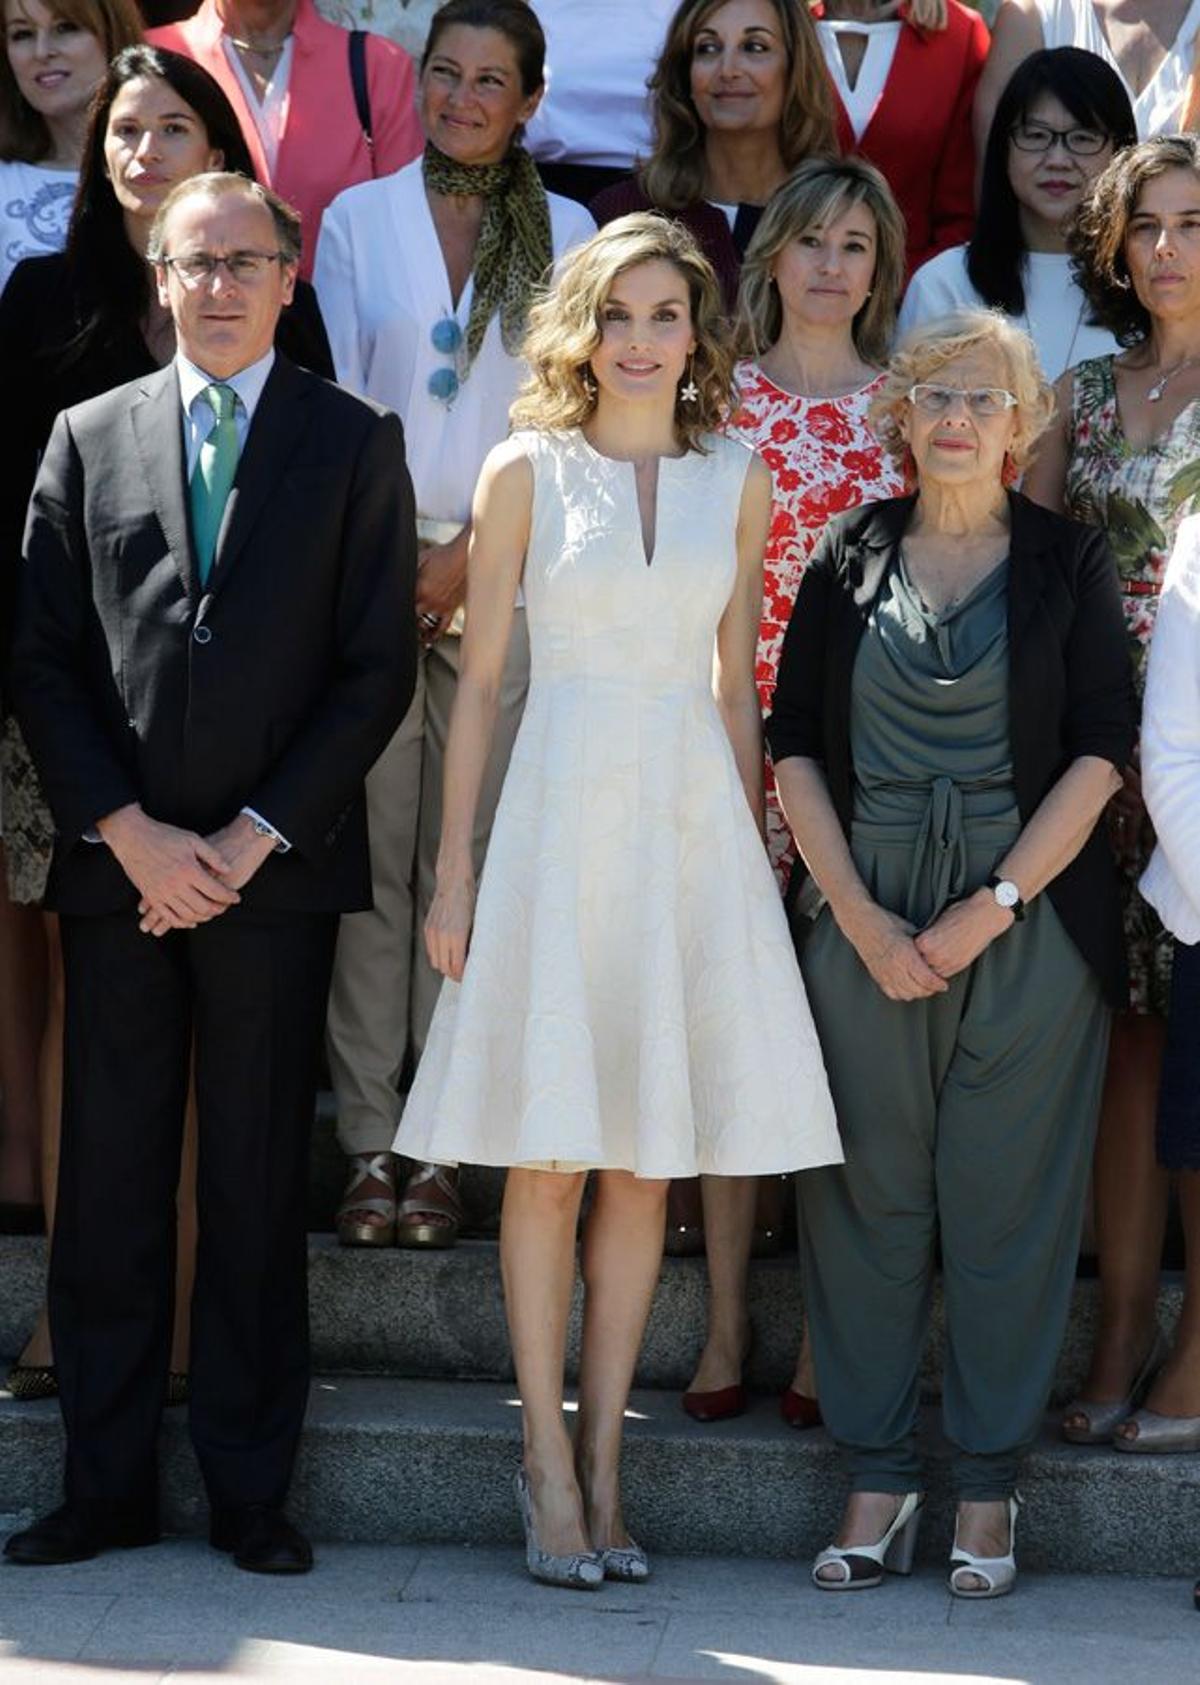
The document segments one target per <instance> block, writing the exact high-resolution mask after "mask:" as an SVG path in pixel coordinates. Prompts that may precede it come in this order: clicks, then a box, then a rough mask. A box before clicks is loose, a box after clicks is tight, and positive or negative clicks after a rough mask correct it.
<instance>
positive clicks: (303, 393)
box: [12, 357, 416, 916]
mask: <svg viewBox="0 0 1200 1685" xmlns="http://www.w3.org/2000/svg"><path fill="white" fill-rule="evenodd" d="M186 499H187V493H186V484H185V458H184V448H183V426H182V410H181V405H180V398H179V382H178V378H177V375H176V372H175V368H174V366H173V365H171V366H169V367H167V368H166V369H161V370H157V371H156V372H155V373H154V374H152V375H150V376H148V377H147V378H146V379H145V380H141V381H134V382H132V383H130V384H129V385H126V386H122V387H119V388H118V389H117V390H116V391H114V392H108V393H105V394H104V395H103V396H102V397H99V398H94V399H92V400H90V401H89V402H88V403H86V404H81V405H79V406H78V407H76V408H73V409H70V410H67V411H66V412H65V413H64V414H62V415H60V416H59V418H58V420H57V421H56V423H55V425H54V430H53V432H52V434H51V436H50V442H49V444H48V446H47V448H46V454H45V457H44V459H43V462H42V466H41V470H40V471H39V473H38V477H37V483H36V485H35V487H34V492H33V498H32V502H31V504H30V514H29V524H28V528H27V531H26V544H25V565H24V567H23V569H22V581H21V595H20V603H19V611H18V619H17V631H16V638H15V641H14V648H13V660H12V681H13V693H14V700H15V703H16V709H17V714H18V717H19V719H20V723H21V726H22V729H23V730H24V732H25V736H26V740H27V742H28V744H29V747H30V751H31V753H32V755H33V758H34V761H35V763H36V765H37V768H38V771H39V773H40V775H41V778H42V782H43V784H44V786H45V790H46V794H47V797H48V799H49V802H50V807H51V810H52V812H53V814H54V818H55V822H56V826H57V829H58V832H59V839H58V844H57V847H56V850H55V856H54V863H53V866H52V869H51V876H50V885H49V890H48V893H47V905H49V906H51V907H54V908H57V909H59V910H60V911H63V912H71V913H101V912H111V911H116V910H118V909H120V908H123V907H125V906H127V905H131V904H132V903H134V902H135V901H136V892H135V891H134V888H133V886H132V884H131V883H130V882H129V880H128V879H127V878H126V877H125V874H124V873H123V872H122V870H121V868H120V867H119V866H118V864H117V862H116V860H115V858H114V857H113V856H112V854H111V853H110V852H109V850H108V849H107V848H105V847H103V846H100V845H96V844H92V843H88V842H86V841H85V840H83V837H84V833H85V832H86V831H87V830H88V829H89V828H90V827H91V826H93V825H94V824H95V823H96V821H97V819H99V818H101V817H103V816H104V815H105V814H107V813H111V812H112V811H114V810H115V809H116V808H119V807H122V806H123V805H124V804H126V803H127V802H131V801H135V800H136V801H140V802H141V804H142V806H143V807H144V808H145V810H146V811H147V813H149V814H150V815H151V816H152V817H153V818H155V819H162V820H166V821H169V822H171V823H173V824H177V825H184V826H189V827H192V828H194V829H195V830H197V831H201V832H207V831H211V830H213V829H215V828H217V827H219V826H221V825H223V824H225V823H226V822H228V821H229V820H230V819H231V818H232V817H233V816H234V815H235V814H236V813H237V812H238V810H239V809H240V808H241V807H242V806H243V804H246V805H248V806H250V807H253V808H255V809H256V810H257V811H258V812H259V813H261V814H262V815H263V817H264V818H265V819H267V820H269V821H270V823H271V824H273V825H274V826H275V827H276V828H277V829H278V830H279V831H281V832H282V833H283V835H284V836H285V837H287V838H288V839H289V840H290V842H291V843H292V844H293V847H292V850H291V852H290V853H287V854H274V855H272V856H271V857H270V859H269V860H268V861H267V862H266V863H265V865H264V866H263V867H262V868H261V869H260V871H259V872H258V873H257V874H256V875H255V877H254V878H253V879H252V881H251V882H250V884H249V885H248V886H247V887H246V889H245V890H244V891H243V904H244V905H245V906H246V907H249V908H253V907H259V908H273V909H280V910H287V911H299V910H307V911H324V912H343V911H349V910H353V909H358V908H362V907H366V906H369V905H370V900H371V882H370V869H369V863H368V857H367V828H366V812H365V803H364V799H363V777H364V775H365V773H366V772H367V770H368V768H369V767H370V766H371V764H372V762H373V761H374V760H375V758H376V757H377V755H378V754H379V752H380V751H381V750H382V749H383V747H384V745H385V744H386V743H387V741H388V739H389V737H390V736H391V734H392V732H393V730H394V729H395V727H396V725H397V724H398V723H399V721H400V719H401V717H402V716H403V714H404V711H405V709H406V708H407V706H408V703H409V701H410V699H411V697H412V692H413V686H414V682H415V675H416V643H415V636H414V630H413V629H414V625H415V615H414V609H413V593H414V581H415V570H416V533H415V524H414V523H415V517H414V509H413V498H412V488H411V484H410V482H409V477H408V472H407V469H406V467H405V463H404V445H403V435H402V431H401V427H400V423H399V421H398V420H397V419H396V417H395V416H394V415H391V414H389V413H388V412H386V411H383V410H381V409H379V408H378V407H377V406H376V405H373V404H368V403H365V402H364V401H363V400H361V399H359V398H356V397H353V396H351V394H350V393H348V392H344V391H342V390H341V389H340V388H339V387H336V386H332V385H330V384H328V383H327V382H326V381H323V380H319V379H317V377H316V376H315V375H311V374H308V373H306V372H304V371H303V370H300V369H297V368H296V367H295V366H294V365H293V364H291V363H289V362H287V361H285V360H284V359H283V358H281V357H277V358H276V362H275V365H274V367H273V368H272V370H271V373H270V376H269V378H268V380H267V384H266V387H265V388H264V390H263V394H262V398H261V399H260V401H259V405H258V407H257V409H256V411H255V414H254V419H253V422H252V424H251V427H250V431H249V434H248V436H247V439H246V443H245V446H244V448H243V450H242V455H241V460H240V462H239V464H238V471H237V478H236V480H235V482H234V487H233V490H232V492H231V493H230V497H229V502H228V504H227V506H226V510H225V518H224V521H223V523H222V527H221V533H220V535H219V537H218V542H217V553H216V557H215V560H214V564H213V571H212V573H211V575H210V578H209V582H208V586H207V588H206V589H205V590H204V591H203V592H202V591H201V589H200V585H199V579H198V575H197V569H196V562H195V557H194V555H193V552H192V545H191V539H190V535H189V530H188V514H187V500H186ZM226 916H231V915H226Z"/></svg>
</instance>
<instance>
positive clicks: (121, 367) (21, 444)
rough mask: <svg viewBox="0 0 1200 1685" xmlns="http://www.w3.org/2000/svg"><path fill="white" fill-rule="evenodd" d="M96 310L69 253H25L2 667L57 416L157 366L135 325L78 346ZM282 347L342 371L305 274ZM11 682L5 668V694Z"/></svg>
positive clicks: (5, 303)
mask: <svg viewBox="0 0 1200 1685" xmlns="http://www.w3.org/2000/svg"><path fill="white" fill-rule="evenodd" d="M88 314H89V306H88V302H87V300H86V299H85V297H84V296H83V292H82V290H81V286H80V280H79V275H78V273H77V271H76V269H75V268H74V267H73V266H72V264H71V261H70V259H69V257H68V256H67V254H66V253H65V252H53V253H51V254H50V255H49V256H47V257H28V258H25V259H24V260H23V261H22V262H21V263H18V265H17V267H16V268H15V269H14V270H13V272H12V274H11V275H10V276H9V278H8V285H7V286H6V287H5V288H4V291H3V294H0V371H3V375H4V379H5V380H6V382H7V383H8V386H9V390H10V391H12V392H19V393H20V394H21V401H20V403H14V404H10V405H9V407H8V426H7V428H6V433H7V443H6V445H5V454H4V473H3V475H0V670H2V669H3V667H4V664H5V663H6V661H7V656H8V650H9V644H10V641H11V636H12V619H13V614H14V612H15V607H16V593H17V571H18V563H19V561H20V556H21V538H22V534H23V533H24V531H25V515H26V512H27V510H28V508H29V494H30V492H31V491H32V490H33V482H34V478H35V477H36V475H37V468H38V462H39V461H40V460H41V455H42V452H43V451H44V450H45V448H46V440H47V439H48V438H49V437H50V429H51V427H53V425H54V418H55V416H56V415H57V414H58V413H59V411H60V410H65V409H69V408H70V407H71V405H72V404H82V403H83V402H84V400H85V399H87V398H98V397H99V396H100V394H101V392H111V391H112V389H113V387H114V386H124V384H125V383H126V381H129V380H137V379H139V378H140V377H141V376H143V375H148V374H153V373H154V371H155V369H156V368H157V367H158V364H157V363H156V362H155V361H154V358H153V357H152V356H151V355H150V352H149V349H148V348H147V345H146V342H145V340H144V339H143V338H142V336H141V334H140V333H139V332H138V330H137V328H136V327H133V326H129V327H127V328H125V329H124V330H123V331H122V332H119V333H115V334H114V335H113V336H112V337H110V338H109V339H107V340H106V341H104V342H102V343H99V344H91V345H89V346H88V347H87V349H86V351H85V352H83V353H82V354H79V353H77V352H76V351H75V350H74V347H73V342H74V341H75V340H76V339H77V336H78V334H79V331H80V329H81V328H82V327H83V325H84V323H85V321H86V320H87V318H88ZM275 349H276V350H277V351H281V352H282V353H283V355H284V356H285V357H289V358H290V359H291V361H292V362H293V363H299V364H300V366H301V368H305V369H311V370H312V372H313V373H314V374H319V375H323V376H324V377H325V378H326V379H327V380H332V379H333V378H334V370H333V354H332V352H331V351H330V349H329V339H328V336H327V335H326V333H325V324H324V322H323V321H322V320H321V312H320V309H319V308H318V306H317V295H316V293H314V292H313V290H312V288H311V287H310V286H308V285H307V284H306V283H305V282H303V281H300V282H298V283H297V285H296V297H295V300H294V301H293V303H292V304H290V305H289V306H288V307H287V309H285V310H284V311H283V312H282V313H281V315H280V317H279V326H278V328H277V329H276V333H275ZM4 689H5V684H4V680H3V672H2V671H0V692H2V691H3V690H4Z"/></svg>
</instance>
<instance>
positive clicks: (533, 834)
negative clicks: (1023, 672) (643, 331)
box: [396, 432, 842, 1176]
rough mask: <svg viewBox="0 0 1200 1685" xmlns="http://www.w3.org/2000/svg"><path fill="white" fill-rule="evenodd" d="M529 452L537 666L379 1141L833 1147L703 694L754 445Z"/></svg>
mask: <svg viewBox="0 0 1200 1685" xmlns="http://www.w3.org/2000/svg"><path fill="white" fill-rule="evenodd" d="M517 437H518V439H519V440H520V442H521V444H522V446H523V448H524V450H525V452H526V453H527V455H528V457H529V461H530V463H531V465H532V468H533V479H534V493H533V513H532V523H531V530H530V540H529V549H528V553H527V556H526V560H525V570H524V588H525V598H526V609H527V617H528V623H529V640H530V649H531V663H532V676H531V679H530V686H529V698H528V701H527V702H526V705H525V715H524V719H523V721H522V724H521V728H520V731H519V734H518V736H517V740H516V744H515V746H514V748H513V753H512V760H511V763H510V765H509V771H508V776H507V779H506V780H505V784H504V790H503V794H502V796H501V798H500V805H499V807H498V809H497V812H496V820H495V825H494V827H493V830H492V836H491V842H490V844H489V848H488V856H487V865H486V867H485V869H484V872H483V876H482V880H481V883H480V888H479V898H478V905H477V908H476V915H475V927H474V930H473V933H472V937H471V945H470V952H469V955H468V959H467V965H466V971H465V974H464V977H463V981H462V983H461V985H460V984H457V983H453V982H449V981H448V982H446V983H445V984H444V985H443V988H442V992H441V995H440V998H439V1000H438V1005H437V1010H436V1012H435V1013H434V1017H433V1023H432V1025H431V1026H430V1030H429V1036H428V1039H427V1041H426V1044H425V1052H424V1056H423V1058H422V1060H421V1064H420V1068H419V1069H418V1071H417V1075H416V1079H415V1081H414V1084H413V1087H412V1091H411V1093H410V1095H409V1097H408V1101H407V1104H406V1106H405V1110H404V1117H403V1121H402V1122H401V1125H400V1129H399V1132H398V1134H397V1136H396V1151H397V1152H401V1153H407V1154H408V1155H409V1156H410V1157H412V1158H414V1159H417V1160H419V1161H422V1162H432V1163H444V1164H445V1163H451V1164H452V1163H458V1162H460V1161H463V1162H466V1163H473V1164H493V1165H527V1166H536V1167H539V1168H543V1169H557V1170H579V1169H584V1168H602V1169H623V1170H630V1171H633V1172H635V1173H636V1174H637V1175H639V1176H690V1175H694V1174H695V1173H696V1172H697V1171H704V1172H712V1173H714V1174H716V1175H757V1174H768V1173H773V1172H779V1171H786V1170H795V1169H801V1168H804V1167H808V1166H813V1165H822V1164H834V1163H841V1161H842V1152H841V1147H840V1145H839V1141H838V1135H837V1128H836V1123H835V1119H834V1113H833V1104H832V1101H831V1099H830V1096H829V1088H828V1085H827V1082H826V1078H825V1069H824V1065H823V1063H822V1059H821V1052H820V1048H819V1046H818V1043H817V1037H816V1031H815V1030H814V1027H813V1022H812V1018H811V1016H810V1014H809V1008H808V1002H807V999H806V997H805V994H804V986H803V984H802V982H801V980H800V973H799V969H798V967H797V964H796V960H795V956H794V953H793V950H792V943H791V939H790V936H789V932H788V929H787V924H786V920H785V918H784V913H783V909H782V906H781V903H780V898H779V892H778V889H777V888H776V885H775V881H774V878H773V876H772V873H771V868H770V865H769V863H768V861H767V855H766V850H765V849H764V847H763V844H762V840H761V838H760V837H759V835H758V833H757V830H756V828H755V825H754V822H753V819H752V817H751V814H750V810H749V808H748V806H747V804H746V798H745V795H744V793H743V790H742V785H741V782H740V780H739V777H738V772H737V767H736V764H735V761H734V757H733V752H732V749H731V747H730V743H729V739H728V737H727V735H726V732H725V729H724V725H723V723H722V720H721V716H720V714H719V712H718V710H717V706H716V703H715V701H714V699H713V694H712V668H713V649H714V641H715V637H716V631H717V626H718V623H719V621H720V619H721V616H722V614H723V613H724V610H725V607H726V605H727V603H728V602H729V598H730V594H731V591H732V589H733V585H734V580H735V577H736V573H737V557H736V528H737V517H738V509H739V504H740V500H741V494H742V486H743V482H744V480H745V476H746V470H747V467H748V465H749V462H750V453H749V451H748V449H747V447H746V446H745V445H743V444H742V443H741V442H740V441H738V440H734V439H728V438H723V437H715V436H714V437H712V438H710V439H708V440H707V441H706V443H707V447H708V449H707V454H704V455H701V454H699V453H698V452H692V453H689V454H688V455H686V456H684V457H681V458H678V459H664V460H663V461H662V462H661V463H660V466H659V483H658V512H657V522H656V529H657V530H656V541H655V550H654V555H653V558H652V561H651V563H650V564H649V565H648V564H647V562H646V558H645V553H644V550H643V544H642V535H641V523H640V517H639V513H638V503H637V492H636V486H635V481H634V470H633V466H632V465H631V464H630V463H628V462H614V461H612V460H610V459H609V458H607V457H603V456H601V455H599V453H598V452H596V451H595V450H593V449H592V447H591V446H590V445H589V444H588V443H587V441H586V440H585V439H584V437H583V435H582V434H581V433H578V432H569V433H562V434H542V433H523V434H519V435H517Z"/></svg>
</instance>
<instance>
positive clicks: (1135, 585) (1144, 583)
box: [1121, 579, 1162, 597]
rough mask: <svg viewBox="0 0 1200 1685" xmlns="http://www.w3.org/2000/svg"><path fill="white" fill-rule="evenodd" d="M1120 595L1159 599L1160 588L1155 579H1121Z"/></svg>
mask: <svg viewBox="0 0 1200 1685" xmlns="http://www.w3.org/2000/svg"><path fill="white" fill-rule="evenodd" d="M1121 595H1122V596H1124V597H1160V596H1161V595H1162V586H1161V585H1160V584H1159V583H1158V581H1157V580H1156V579H1123V580H1122V581H1121Z"/></svg>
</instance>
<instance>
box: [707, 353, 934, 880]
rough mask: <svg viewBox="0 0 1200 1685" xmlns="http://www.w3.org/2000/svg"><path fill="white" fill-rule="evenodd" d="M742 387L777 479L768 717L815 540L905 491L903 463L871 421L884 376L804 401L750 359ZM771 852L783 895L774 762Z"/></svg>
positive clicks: (749, 431)
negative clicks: (865, 507)
mask: <svg viewBox="0 0 1200 1685" xmlns="http://www.w3.org/2000/svg"><path fill="white" fill-rule="evenodd" d="M737 381H738V388H739V390H740V392H741V405H740V407H739V409H738V413H737V414H736V415H735V417H734V419H733V425H734V427H735V428H736V429H737V430H738V432H739V433H740V434H741V435H742V437H743V438H744V439H745V440H746V443H747V444H749V445H753V447H754V449H755V450H756V451H757V452H758V454H759V455H760V456H761V457H762V458H763V460H764V461H765V462H766V464H767V466H768V467H769V468H770V470H771V477H772V479H773V481H774V496H773V500H772V504H771V533H770V537H769V538H768V540H767V551H766V555H765V557H764V558H763V612H762V624H761V625H760V627H759V632H758V655H757V660H756V666H755V679H756V681H757V684H758V699H759V702H760V704H761V706H762V710H763V713H764V714H766V713H768V712H769V711H770V707H771V697H772V695H773V693H774V690H775V675H776V673H777V672H778V669H779V657H780V654H781V652H782V649H783V634H784V633H785V632H786V631H787V624H788V621H789V620H790V619H791V614H792V608H793V606H794V604H795V601H796V593H797V591H798V590H799V589H800V581H801V579H802V578H803V576H804V569H805V567H806V566H807V565H808V558H809V557H810V556H811V555H812V553H813V550H814V549H815V548H816V544H817V540H818V539H819V538H820V536H821V534H822V533H823V532H824V531H825V528H826V526H827V524H828V523H829V521H830V520H831V519H832V518H833V516H834V515H840V514H841V512H842V510H843V509H856V508H857V507H858V506H859V504H860V503H874V502H876V501H877V500H878V499H880V498H884V497H896V496H898V495H899V494H900V493H901V492H903V491H905V490H906V489H907V488H906V483H905V475H904V469H903V467H902V465H901V464H900V462H899V461H898V459H897V458H896V457H894V456H889V455H888V453H887V452H886V451H885V450H884V449H883V446H882V445H881V444H880V443H879V440H878V439H877V438H876V437H875V435H874V433H872V431H871V429H870V427H869V426H868V424H867V411H868V410H869V409H870V407H871V403H872V401H873V399H874V398H875V395H876V393H877V392H878V391H879V389H880V387H881V386H882V384H883V376H882V375H877V376H876V378H875V379H874V380H872V381H871V382H869V384H868V385H866V386H862V387H860V388H859V390H858V391H857V392H850V393H848V394H847V395H846V396H845V397H844V398H800V397H797V396H796V395H795V393H793V392H785V391H783V389H782V388H781V387H779V386H776V385H775V383H774V381H772V380H769V379H768V378H767V376H766V375H765V374H764V373H763V372H762V370H761V369H760V368H759V366H758V364H757V363H753V362H744V363H739V364H738V369H737ZM767 851H768V853H769V854H770V857H771V865H772V867H773V868H774V870H775V875H776V877H777V878H778V880H779V887H780V889H781V890H782V889H784V888H786V886H787V880H788V875H789V873H790V872H791V869H792V864H793V862H794V860H795V858H796V848H795V844H794V843H793V841H792V834H791V832H790V831H789V830H788V827H787V821H786V820H785V819H784V817H783V812H782V809H781V808H780V806H779V799H778V797H777V796H776V794H775V779H774V776H773V775H772V771H771V763H770V760H768V761H767Z"/></svg>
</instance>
